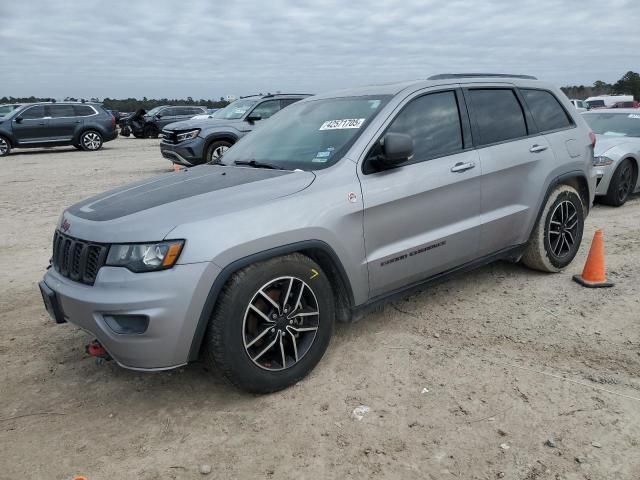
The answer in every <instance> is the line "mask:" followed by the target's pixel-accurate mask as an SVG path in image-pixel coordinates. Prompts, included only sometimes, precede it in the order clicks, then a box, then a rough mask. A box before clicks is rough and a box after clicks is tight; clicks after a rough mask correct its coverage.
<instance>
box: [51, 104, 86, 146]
mask: <svg viewBox="0 0 640 480" xmlns="http://www.w3.org/2000/svg"><path fill="white" fill-rule="evenodd" d="M45 108H46V109H47V111H48V113H49V115H48V116H49V117H51V119H50V120H49V135H50V137H51V140H52V141H69V140H71V139H72V138H73V134H74V132H75V130H76V127H78V126H79V125H80V124H81V123H82V119H81V118H78V117H76V114H75V110H74V109H73V105H47V107H45Z"/></svg>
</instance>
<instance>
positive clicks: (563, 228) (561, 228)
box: [548, 200, 578, 258]
mask: <svg viewBox="0 0 640 480" xmlns="http://www.w3.org/2000/svg"><path fill="white" fill-rule="evenodd" d="M548 230H549V233H548V240H549V246H550V247H551V251H552V253H553V254H554V255H555V256H556V257H557V258H563V257H566V256H567V255H569V254H570V253H571V252H572V250H573V248H574V245H575V243H576V240H577V238H578V211H577V209H576V206H575V205H574V204H573V203H572V202H570V201H569V200H564V201H562V202H560V203H559V204H558V205H556V208H555V209H554V210H553V213H552V214H551V220H550V222H549V229H548Z"/></svg>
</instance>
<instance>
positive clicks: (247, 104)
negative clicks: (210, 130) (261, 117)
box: [213, 100, 258, 120]
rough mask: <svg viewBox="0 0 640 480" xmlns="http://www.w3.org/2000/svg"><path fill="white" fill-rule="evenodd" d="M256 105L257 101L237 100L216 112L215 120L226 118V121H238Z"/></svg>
mask: <svg viewBox="0 0 640 480" xmlns="http://www.w3.org/2000/svg"><path fill="white" fill-rule="evenodd" d="M256 103H258V102H256V101H255V100H236V101H235V102H233V103H230V104H229V105H227V106H226V107H224V108H222V109H220V110H218V111H216V112H215V113H214V114H213V118H224V119H226V120H238V119H240V118H242V117H243V116H244V114H245V113H247V111H248V110H249V109H250V108H252V107H253V106H254V105H255V104H256Z"/></svg>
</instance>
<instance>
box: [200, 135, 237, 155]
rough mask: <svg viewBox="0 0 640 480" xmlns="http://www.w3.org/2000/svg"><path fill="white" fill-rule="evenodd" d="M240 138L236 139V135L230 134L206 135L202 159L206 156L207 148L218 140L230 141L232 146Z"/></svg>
mask: <svg viewBox="0 0 640 480" xmlns="http://www.w3.org/2000/svg"><path fill="white" fill-rule="evenodd" d="M239 139H240V138H239V137H238V135H236V134H235V133H231V132H214V133H211V134H209V135H207V137H206V140H205V143H204V149H203V150H202V155H203V157H204V156H206V154H207V150H208V149H209V146H210V145H211V144H212V143H213V142H217V141H218V140H231V141H232V142H233V143H234V144H235V143H236V142H237V141H238V140H239Z"/></svg>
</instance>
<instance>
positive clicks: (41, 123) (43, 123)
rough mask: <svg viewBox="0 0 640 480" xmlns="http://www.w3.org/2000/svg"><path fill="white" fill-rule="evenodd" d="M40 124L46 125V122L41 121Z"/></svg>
mask: <svg viewBox="0 0 640 480" xmlns="http://www.w3.org/2000/svg"><path fill="white" fill-rule="evenodd" d="M38 125H46V123H45V122H40V123H39V124H38Z"/></svg>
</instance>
